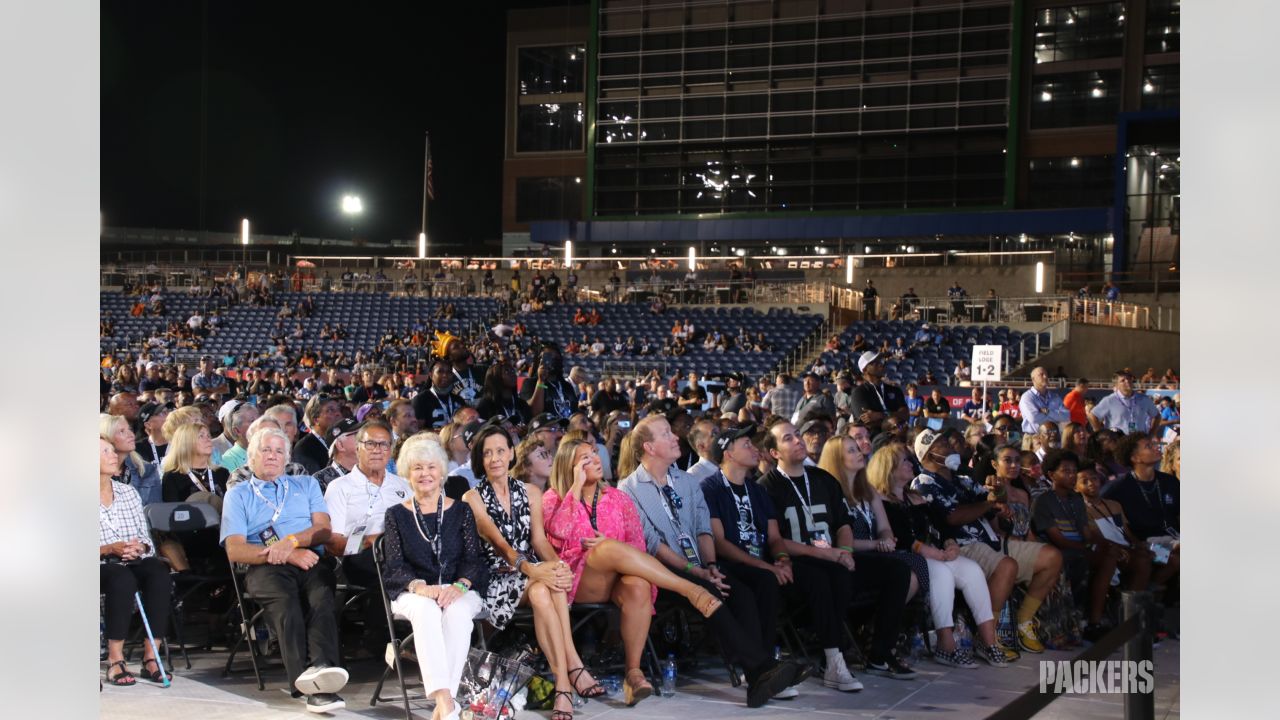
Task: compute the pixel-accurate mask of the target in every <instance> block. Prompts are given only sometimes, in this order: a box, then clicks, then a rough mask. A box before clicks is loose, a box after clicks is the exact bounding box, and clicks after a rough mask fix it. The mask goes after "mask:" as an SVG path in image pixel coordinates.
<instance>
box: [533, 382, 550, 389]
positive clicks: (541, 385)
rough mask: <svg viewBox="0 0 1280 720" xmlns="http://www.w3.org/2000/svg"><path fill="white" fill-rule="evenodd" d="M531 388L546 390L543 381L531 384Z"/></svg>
mask: <svg viewBox="0 0 1280 720" xmlns="http://www.w3.org/2000/svg"><path fill="white" fill-rule="evenodd" d="M533 389H534V390H547V389H548V388H547V386H546V384H545V383H538V384H537V385H534V386H533Z"/></svg>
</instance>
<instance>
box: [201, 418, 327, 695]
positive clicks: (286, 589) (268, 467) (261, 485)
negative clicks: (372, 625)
mask: <svg viewBox="0 0 1280 720" xmlns="http://www.w3.org/2000/svg"><path fill="white" fill-rule="evenodd" d="M288 462H289V437H288V435H286V434H285V433H284V431H282V430H280V429H278V428H264V429H262V430H260V431H259V432H257V433H256V434H254V435H253V436H252V438H251V439H250V440H249V468H250V469H251V470H252V471H253V475H252V476H251V477H250V478H249V479H248V481H246V482H242V483H240V484H239V485H236V486H235V487H233V488H231V489H230V490H228V491H227V496H226V499H225V500H224V501H223V506H222V543H223V545H224V546H225V547H226V549H227V557H228V558H229V559H230V560H231V561H232V562H236V563H243V564H245V565H248V566H249V571H248V574H247V576H246V579H245V584H246V586H247V588H248V590H249V592H251V593H253V595H254V596H255V597H256V598H257V600H258V601H259V602H261V603H262V606H263V608H264V609H265V610H266V616H267V622H268V623H269V624H270V626H271V632H272V633H273V634H274V635H275V636H276V638H277V639H278V640H279V642H280V653H281V655H283V656H284V666H285V672H286V673H287V674H288V676H289V677H290V678H291V679H292V681H293V682H292V685H293V686H294V687H295V688H297V690H298V692H300V693H302V694H305V695H306V696H307V709H308V710H310V711H312V712H332V711H334V710H338V709H341V708H344V707H346V704H345V703H344V702H343V700H342V698H341V697H339V696H338V695H337V692H338V691H339V690H341V689H342V688H343V686H345V685H346V684H347V671H346V670H343V669H342V668H340V667H337V664H338V616H337V604H336V602H335V600H334V594H333V593H334V586H335V580H334V574H333V564H332V562H331V561H330V560H329V559H328V558H323V557H322V556H323V555H324V547H323V546H324V543H325V542H326V541H328V539H329V535H330V529H329V511H328V508H327V507H326V505H325V502H324V497H323V496H321V494H320V484H319V483H317V482H316V481H315V478H313V477H311V476H310V475H285V474H284V472H285V466H286V465H287V464H288ZM308 655H310V659H311V664H310V666H308V665H307V657H308Z"/></svg>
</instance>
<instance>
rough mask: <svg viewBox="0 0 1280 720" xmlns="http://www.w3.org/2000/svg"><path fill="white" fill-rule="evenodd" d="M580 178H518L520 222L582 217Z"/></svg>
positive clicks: (517, 211)
mask: <svg viewBox="0 0 1280 720" xmlns="http://www.w3.org/2000/svg"><path fill="white" fill-rule="evenodd" d="M578 180H580V178H573V177H545V178H527V177H524V178H517V179H516V222H518V223H528V222H535V221H539V220H574V219H577V218H580V217H582V185H581V183H580V182H578Z"/></svg>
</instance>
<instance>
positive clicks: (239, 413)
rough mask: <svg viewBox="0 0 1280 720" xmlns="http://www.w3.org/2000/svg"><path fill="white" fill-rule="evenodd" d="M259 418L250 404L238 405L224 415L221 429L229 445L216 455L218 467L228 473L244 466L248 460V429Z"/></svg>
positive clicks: (256, 410)
mask: <svg viewBox="0 0 1280 720" xmlns="http://www.w3.org/2000/svg"><path fill="white" fill-rule="evenodd" d="M258 417H259V413H258V408H257V406H256V405H253V404H251V403H247V402H245V403H240V404H239V405H237V406H236V407H235V408H233V409H232V410H231V411H230V412H228V413H227V415H226V420H224V421H223V429H224V431H225V433H226V435H227V438H228V439H229V440H231V443H232V444H231V445H230V446H228V447H227V449H226V450H223V451H222V452H221V453H219V454H218V459H219V463H218V464H219V465H222V467H225V468H226V469H227V470H229V471H235V469H236V468H238V467H240V466H241V465H244V464H245V461H246V460H248V459H249V428H250V427H251V426H252V425H253V422H254V421H255V420H257V419H258Z"/></svg>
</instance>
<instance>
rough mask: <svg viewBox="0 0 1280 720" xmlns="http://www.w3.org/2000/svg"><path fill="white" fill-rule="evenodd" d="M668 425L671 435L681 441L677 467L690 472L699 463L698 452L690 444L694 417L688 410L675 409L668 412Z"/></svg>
mask: <svg viewBox="0 0 1280 720" xmlns="http://www.w3.org/2000/svg"><path fill="white" fill-rule="evenodd" d="M667 424H669V425H670V426H671V434H673V435H675V436H676V438H677V439H678V440H679V441H680V458H679V459H678V460H676V462H675V465H676V467H678V468H680V469H681V470H684V471H685V472H688V471H689V468H691V467H693V466H694V465H696V464H697V463H698V460H699V457H698V451H697V450H694V449H693V445H691V444H689V431H690V430H692V429H693V416H692V415H690V414H689V411H688V410H687V409H686V408H682V407H675V408H672V409H670V410H668V411H667Z"/></svg>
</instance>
